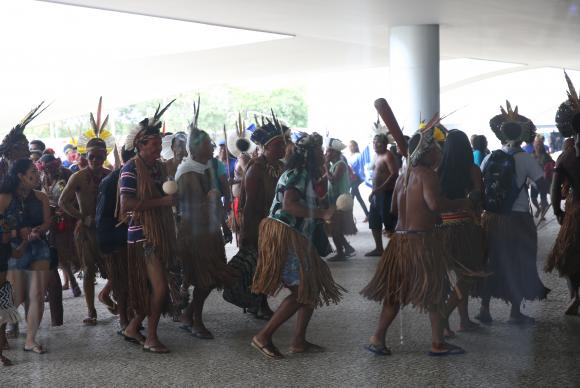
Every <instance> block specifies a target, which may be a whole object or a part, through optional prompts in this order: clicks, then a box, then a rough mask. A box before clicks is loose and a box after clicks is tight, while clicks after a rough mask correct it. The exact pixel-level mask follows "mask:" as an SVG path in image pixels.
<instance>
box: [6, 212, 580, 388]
mask: <svg viewBox="0 0 580 388" xmlns="http://www.w3.org/2000/svg"><path fill="white" fill-rule="evenodd" d="M358 226H359V229H360V233H359V234H358V235H357V236H356V237H354V238H352V239H351V243H352V245H353V246H354V247H355V248H356V249H357V256H356V257H355V258H352V259H351V260H349V261H348V262H344V263H330V267H331V269H332V272H333V274H334V277H335V278H336V279H337V281H338V282H339V283H340V284H342V285H343V286H344V287H346V288H347V289H348V290H349V293H348V294H347V295H346V296H345V298H344V300H343V301H342V303H340V304H339V305H337V306H329V307H324V308H321V309H319V310H317V311H316V312H315V314H314V317H313V319H312V322H311V325H310V329H309V339H310V341H312V342H315V343H317V344H320V345H323V346H325V347H326V348H327V352H326V353H323V354H312V355H296V356H293V355H289V356H288V357H287V358H286V359H284V360H281V361H272V360H268V359H265V358H264V357H263V356H262V355H261V354H259V353H258V352H257V351H256V350H255V349H253V348H252V347H251V346H250V339H251V338H252V335H253V334H254V333H256V332H257V331H258V330H259V329H260V328H261V327H262V325H263V324H264V323H263V322H261V321H256V320H254V319H252V318H251V316H249V315H246V314H242V311H241V310H240V309H238V308H236V307H234V306H232V305H230V304H228V303H226V302H225V301H224V300H223V299H222V298H221V294H220V293H218V292H214V293H212V295H211V297H210V298H209V299H208V302H207V304H206V309H205V317H206V324H207V326H208V327H209V328H210V330H212V331H213V333H214V334H215V336H216V339H215V340H213V341H207V340H206V341H204V340H199V339H196V338H193V337H192V336H191V335H188V334H187V333H186V332H184V331H181V330H179V328H178V327H179V325H178V324H177V323H174V322H171V321H170V320H169V319H167V318H166V319H163V320H162V322H161V324H160V338H161V340H162V341H164V343H165V344H166V345H167V346H168V347H169V348H170V349H171V351H172V352H171V353H170V354H168V355H155V354H149V353H145V352H143V351H142V350H141V348H140V347H138V346H136V345H133V344H130V343H128V342H125V341H124V340H123V339H122V338H121V337H120V336H118V335H117V334H116V331H117V329H118V326H117V322H116V319H115V318H114V317H112V316H111V315H110V314H109V313H108V312H107V310H106V309H105V308H104V306H102V305H100V304H99V305H98V306H97V307H98V312H99V324H98V325H97V326H96V327H85V326H83V325H82V324H81V321H82V319H83V318H84V317H85V315H84V314H85V307H84V300H83V298H76V299H73V298H72V296H71V292H70V291H65V293H64V296H65V301H64V303H65V325H64V326H63V327H58V328H52V327H50V325H49V323H50V319H49V317H48V314H49V311H47V312H46V315H45V318H44V320H43V323H42V327H41V330H40V335H39V339H40V342H41V343H42V344H43V345H45V346H46V347H47V348H48V350H49V353H47V354H44V355H36V354H31V353H24V352H22V350H21V349H22V346H23V344H24V337H23V335H21V336H20V338H18V339H17V340H11V341H10V345H11V347H12V350H10V351H7V352H6V355H7V356H8V357H10V358H11V359H12V360H13V361H14V362H15V364H16V365H15V366H13V367H10V368H0V387H3V388H4V387H16V386H27V387H28V386H34V387H85V386H134V387H143V386H240V387H247V386H269V387H271V386H316V387H320V386H324V387H330V386H404V387H411V386H428V385H429V386H441V387H444V386H464V387H477V386H481V387H490V386H526V387H530V386H538V387H547V386H553V387H556V386H557V387H574V386H575V387H578V386H579V385H580V372H579V361H578V360H579V359H580V349H579V347H580V318H578V317H567V316H564V315H563V311H564V309H565V307H566V304H567V302H568V293H567V289H566V285H565V281H564V280H563V279H560V278H558V277H557V276H556V275H547V274H544V273H541V276H542V279H543V280H544V282H545V284H546V286H547V287H549V288H551V289H552V292H551V293H550V295H549V299H548V300H547V301H544V302H533V303H526V305H525V309H524V313H526V314H528V315H531V316H533V317H535V318H536V319H537V324H536V325H534V326H531V327H516V326H512V325H508V324H507V319H508V314H509V308H508V306H507V305H506V304H504V303H503V302H500V301H493V302H492V315H493V316H494V318H495V322H494V324H493V325H492V326H489V327H484V328H483V329H482V330H480V331H478V332H475V333H470V334H459V336H458V338H457V339H456V340H454V341H453V343H455V344H457V345H460V346H462V347H464V348H465V349H466V350H467V354H465V355H463V356H453V357H448V358H442V359H433V358H430V357H428V356H427V355H426V351H427V350H428V347H429V343H430V338H429V333H430V330H429V325H428V321H427V316H426V315H424V314H421V313H418V312H416V311H414V310H412V309H411V308H405V309H404V310H403V313H402V314H401V315H400V316H399V318H397V320H396V321H395V322H394V324H393V326H392V329H391V331H390V332H389V335H388V345H389V346H390V347H391V348H392V350H393V355H392V356H390V357H377V356H374V355H372V354H370V353H368V352H367V351H366V350H365V349H364V348H363V347H364V345H365V344H366V342H367V339H368V337H369V335H370V334H371V333H372V331H373V330H374V327H375V324H376V320H377V316H378V313H379V309H380V306H379V305H378V304H376V303H371V302H368V301H366V300H364V299H363V298H362V297H361V296H360V295H359V294H358V292H359V291H360V289H361V288H362V287H363V286H364V285H365V284H366V282H367V281H368V280H369V279H370V277H371V276H372V274H373V271H374V269H375V266H376V264H377V259H376V258H375V259H367V258H364V257H363V256H362V255H363V254H364V252H366V251H368V250H370V249H371V248H372V247H371V245H372V238H371V235H370V233H369V231H368V229H367V225H366V224H361V223H359V224H358ZM556 233H557V224H556V222H555V221H554V220H553V219H552V218H549V219H548V224H547V226H545V227H542V228H541V230H540V252H539V260H538V267H539V268H542V267H543V259H544V257H545V256H546V254H547V251H548V250H549V247H550V246H551V244H552V242H553V241H554V238H555V235H556ZM234 252H235V248H233V247H229V248H228V253H229V254H230V255H231V254H233V253H234ZM100 285H101V286H102V281H101V282H100ZM279 301H280V296H279V297H278V298H276V300H275V301H274V302H273V304H274V305H276V304H277V303H278V302H279ZM47 306H48V305H47ZM478 306H479V305H478V301H476V300H472V301H471V302H470V310H471V314H472V315H475V312H476V311H477V308H478ZM293 323H294V320H292V321H291V322H289V323H288V324H286V325H284V326H283V327H282V328H281V329H280V331H279V332H278V333H277V335H276V337H275V343H276V345H278V347H279V348H280V349H281V350H282V352H284V353H286V352H287V349H288V346H289V343H290V338H291V334H292V329H293ZM456 326H457V317H456V316H455V315H454V316H453V318H452V327H456Z"/></svg>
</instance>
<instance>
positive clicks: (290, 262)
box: [282, 253, 300, 287]
mask: <svg viewBox="0 0 580 388" xmlns="http://www.w3.org/2000/svg"><path fill="white" fill-rule="evenodd" d="M282 281H283V282H284V285H285V286H286V287H292V286H297V285H299V284H300V259H299V258H298V256H296V255H295V254H293V253H290V254H289V255H288V259H287V260H286V263H285V264H284V269H283V270H282Z"/></svg>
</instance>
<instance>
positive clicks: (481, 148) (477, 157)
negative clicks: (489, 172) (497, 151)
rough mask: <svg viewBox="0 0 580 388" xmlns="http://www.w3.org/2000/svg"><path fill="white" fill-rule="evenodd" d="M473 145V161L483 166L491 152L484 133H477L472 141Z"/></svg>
mask: <svg viewBox="0 0 580 388" xmlns="http://www.w3.org/2000/svg"><path fill="white" fill-rule="evenodd" d="M472 145H473V162H474V163H475V165H476V166H478V167H479V166H481V162H483V159H485V157H486V156H487V154H489V150H488V149H487V138H486V137H485V136H483V135H475V136H474V137H473V141H472Z"/></svg>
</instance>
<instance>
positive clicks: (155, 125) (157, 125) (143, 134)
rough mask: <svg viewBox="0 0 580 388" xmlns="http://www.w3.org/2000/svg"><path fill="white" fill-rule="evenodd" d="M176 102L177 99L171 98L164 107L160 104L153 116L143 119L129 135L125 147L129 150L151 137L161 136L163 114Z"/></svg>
mask: <svg viewBox="0 0 580 388" xmlns="http://www.w3.org/2000/svg"><path fill="white" fill-rule="evenodd" d="M174 102H175V99H173V100H171V101H170V102H169V104H167V105H165V107H164V108H163V109H161V104H159V105H158V106H157V109H156V110H155V114H154V115H153V117H148V118H145V119H143V120H141V122H140V123H139V125H137V126H136V127H135V128H134V129H133V130H132V131H131V132H130V133H129V135H128V136H127V139H126V140H125V149H126V150H128V151H130V150H133V149H135V148H136V147H137V144H139V143H143V142H145V141H147V140H149V138H151V137H156V136H161V126H162V125H163V123H162V122H161V116H163V114H164V113H165V112H166V111H167V109H169V107H170V106H171V104H173V103H174Z"/></svg>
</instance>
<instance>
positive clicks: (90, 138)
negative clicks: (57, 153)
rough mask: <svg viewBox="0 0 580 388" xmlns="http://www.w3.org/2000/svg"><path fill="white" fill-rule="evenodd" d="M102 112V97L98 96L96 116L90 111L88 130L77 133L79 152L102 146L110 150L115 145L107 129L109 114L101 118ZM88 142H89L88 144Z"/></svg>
mask: <svg viewBox="0 0 580 388" xmlns="http://www.w3.org/2000/svg"><path fill="white" fill-rule="evenodd" d="M102 113H103V97H99V105H98V106H97V117H96V119H95V116H94V115H93V113H92V112H91V113H90V116H89V121H90V125H91V128H90V129H89V130H88V131H85V132H82V133H81V134H80V135H79V139H78V141H77V144H78V145H77V147H78V151H79V152H80V153H81V154H85V153H87V152H88V151H89V148H103V147H102V146H103V144H104V148H105V149H106V151H107V152H111V151H112V150H113V148H114V147H115V137H114V136H113V134H112V133H111V132H109V131H108V130H107V129H105V128H106V127H107V124H108V123H109V115H107V117H105V119H104V120H102ZM95 139H101V140H102V142H99V141H96V140H95ZM89 142H90V144H89Z"/></svg>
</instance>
